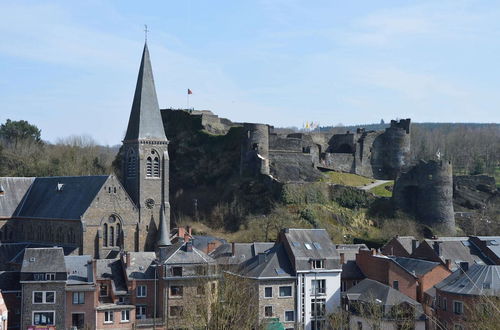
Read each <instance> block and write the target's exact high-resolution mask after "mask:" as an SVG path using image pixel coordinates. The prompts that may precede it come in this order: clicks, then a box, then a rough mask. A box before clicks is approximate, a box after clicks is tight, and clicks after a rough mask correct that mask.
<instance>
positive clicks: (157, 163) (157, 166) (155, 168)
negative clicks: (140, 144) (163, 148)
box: [153, 157, 160, 178]
mask: <svg viewBox="0 0 500 330" xmlns="http://www.w3.org/2000/svg"><path fill="white" fill-rule="evenodd" d="M153 177H155V178H159V177H160V159H159V158H158V157H155V158H154V160H153Z"/></svg>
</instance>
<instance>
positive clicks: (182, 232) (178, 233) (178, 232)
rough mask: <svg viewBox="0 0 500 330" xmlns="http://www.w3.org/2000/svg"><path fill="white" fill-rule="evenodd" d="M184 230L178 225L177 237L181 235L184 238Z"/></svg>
mask: <svg viewBox="0 0 500 330" xmlns="http://www.w3.org/2000/svg"><path fill="white" fill-rule="evenodd" d="M185 232H186V230H185V229H184V227H179V228H177V237H182V238H184V233H185Z"/></svg>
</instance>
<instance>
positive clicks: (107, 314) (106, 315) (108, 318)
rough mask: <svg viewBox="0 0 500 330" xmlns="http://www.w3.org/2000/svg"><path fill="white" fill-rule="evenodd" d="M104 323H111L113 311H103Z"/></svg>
mask: <svg viewBox="0 0 500 330" xmlns="http://www.w3.org/2000/svg"><path fill="white" fill-rule="evenodd" d="M104 323H113V311H106V312H104Z"/></svg>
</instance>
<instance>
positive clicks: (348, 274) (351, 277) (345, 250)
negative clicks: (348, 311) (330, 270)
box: [336, 244, 368, 292]
mask: <svg viewBox="0 0 500 330" xmlns="http://www.w3.org/2000/svg"><path fill="white" fill-rule="evenodd" d="M336 248H337V251H338V253H339V256H340V263H341V264H342V273H341V275H340V279H341V286H340V289H341V291H342V292H344V291H347V290H348V289H350V288H352V287H353V286H355V285H356V284H358V283H359V282H361V281H362V280H364V279H365V278H366V276H365V274H363V272H362V271H361V269H359V267H358V265H357V264H356V255H357V254H358V252H359V250H361V249H364V250H368V247H367V246H366V245H365V244H337V245H336Z"/></svg>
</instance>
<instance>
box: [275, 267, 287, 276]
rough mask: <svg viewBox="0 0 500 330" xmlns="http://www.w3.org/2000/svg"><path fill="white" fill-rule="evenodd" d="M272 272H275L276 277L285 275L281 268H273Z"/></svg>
mask: <svg viewBox="0 0 500 330" xmlns="http://www.w3.org/2000/svg"><path fill="white" fill-rule="evenodd" d="M274 270H275V271H276V274H278V275H285V271H284V270H283V269H281V268H274Z"/></svg>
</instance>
